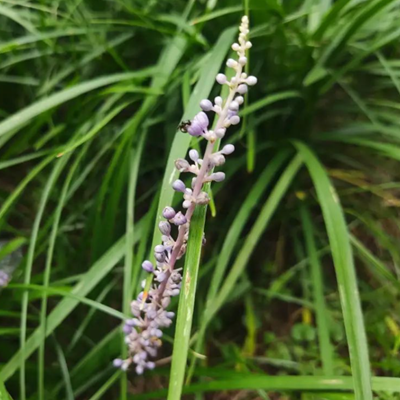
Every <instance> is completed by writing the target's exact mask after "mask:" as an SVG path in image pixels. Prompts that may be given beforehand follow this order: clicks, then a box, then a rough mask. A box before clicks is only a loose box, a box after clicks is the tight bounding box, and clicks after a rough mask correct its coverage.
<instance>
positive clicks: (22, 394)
mask: <svg viewBox="0 0 400 400" xmlns="http://www.w3.org/2000/svg"><path fill="white" fill-rule="evenodd" d="M67 161H68V157H65V159H62V160H59V161H58V162H57V163H56V165H55V167H54V169H53V171H52V173H51V175H50V177H49V179H48V180H47V183H46V185H45V187H44V190H43V193H42V197H41V199H40V203H39V207H38V211H37V213H36V217H35V222H34V225H33V228H32V233H31V238H30V242H29V250H28V256H27V261H26V267H25V276H24V284H25V285H29V283H30V281H31V274H32V267H33V259H34V255H35V247H36V241H37V237H38V233H39V228H40V224H41V221H42V216H43V213H44V209H45V207H46V204H47V200H48V198H49V195H50V192H51V190H52V188H53V185H54V183H55V181H56V180H57V178H58V176H59V174H60V173H61V171H62V169H63V168H64V166H65V164H66V162H67ZM28 301H29V297H28V292H27V291H24V292H23V295H22V307H21V309H22V310H21V334H20V352H21V358H20V397H21V400H25V399H26V388H25V358H26V357H25V345H26V343H25V341H26V323H27V317H26V316H27V314H28Z"/></svg>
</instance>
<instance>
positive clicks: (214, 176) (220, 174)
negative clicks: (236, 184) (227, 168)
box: [210, 172, 225, 182]
mask: <svg viewBox="0 0 400 400" xmlns="http://www.w3.org/2000/svg"><path fill="white" fill-rule="evenodd" d="M210 178H211V179H212V180H213V181H215V182H222V181H223V180H224V179H225V174H224V173H223V172H215V173H214V174H211V175H210Z"/></svg>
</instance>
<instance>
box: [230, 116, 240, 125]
mask: <svg viewBox="0 0 400 400" xmlns="http://www.w3.org/2000/svg"><path fill="white" fill-rule="evenodd" d="M229 121H230V123H231V124H232V125H237V124H238V123H239V122H240V117H239V116H238V115H233V116H232V117H231V118H230V119H229Z"/></svg>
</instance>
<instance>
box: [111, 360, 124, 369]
mask: <svg viewBox="0 0 400 400" xmlns="http://www.w3.org/2000/svg"><path fill="white" fill-rule="evenodd" d="M123 363H124V360H121V359H120V358H116V359H115V360H114V361H113V365H114V367H115V368H121V366H122V364H123Z"/></svg>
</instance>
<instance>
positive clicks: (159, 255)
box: [154, 252, 166, 263]
mask: <svg viewBox="0 0 400 400" xmlns="http://www.w3.org/2000/svg"><path fill="white" fill-rule="evenodd" d="M154 258H155V259H156V260H157V261H158V262H159V263H162V262H164V261H165V258H166V256H165V253H156V252H154Z"/></svg>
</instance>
